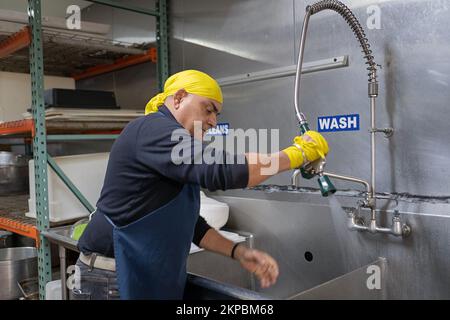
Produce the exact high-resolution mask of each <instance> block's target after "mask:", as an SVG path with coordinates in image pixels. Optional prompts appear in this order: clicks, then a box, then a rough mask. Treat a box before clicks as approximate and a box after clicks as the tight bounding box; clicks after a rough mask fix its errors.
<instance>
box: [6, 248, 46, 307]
mask: <svg viewBox="0 0 450 320" xmlns="http://www.w3.org/2000/svg"><path fill="white" fill-rule="evenodd" d="M37 274H38V262H37V250H36V248H33V247H18V248H5V249H0V283H1V286H0V287H1V288H0V300H14V299H19V298H20V297H21V296H22V293H21V291H20V288H19V285H18V283H19V282H20V281H22V280H24V279H29V278H32V277H36V276H37Z"/></svg>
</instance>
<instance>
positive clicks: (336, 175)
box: [323, 172, 372, 196]
mask: <svg viewBox="0 0 450 320" xmlns="http://www.w3.org/2000/svg"><path fill="white" fill-rule="evenodd" d="M323 174H324V175H327V176H329V177H331V178H335V179H340V180H346V181H351V182H356V183H360V184H363V185H364V186H365V187H366V191H367V195H370V196H372V187H371V185H370V184H369V183H368V182H367V181H364V180H362V179H358V178H355V177H350V176H344V175H340V174H335V173H330V172H324V173H323Z"/></svg>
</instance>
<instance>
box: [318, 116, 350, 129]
mask: <svg viewBox="0 0 450 320" xmlns="http://www.w3.org/2000/svg"><path fill="white" fill-rule="evenodd" d="M317 128H318V129H317V131H319V132H332V131H357V130H359V114H347V115H337V116H325V117H318V118H317Z"/></svg>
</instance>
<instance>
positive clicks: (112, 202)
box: [73, 70, 328, 299]
mask: <svg viewBox="0 0 450 320" xmlns="http://www.w3.org/2000/svg"><path fill="white" fill-rule="evenodd" d="M222 103H223V98H222V92H221V89H220V87H219V86H218V84H217V82H216V81H215V80H214V79H212V78H211V77H210V76H208V75H207V74H205V73H202V72H200V71H196V70H186V71H182V72H179V73H177V74H174V75H172V76H171V77H170V78H169V79H167V81H166V83H165V86H164V92H162V93H160V94H158V95H157V96H155V97H154V98H153V99H151V100H150V102H149V103H148V104H147V106H146V116H145V117H141V118H139V119H136V120H134V121H132V122H130V123H129V124H128V125H127V127H126V128H125V129H124V130H123V132H122V133H121V135H120V136H119V137H118V138H117V140H116V141H115V143H114V145H113V146H112V148H111V152H110V158H109V162H108V168H107V171H106V176H105V181H104V185H103V189H102V192H101V196H100V199H99V200H98V202H97V210H96V212H95V213H94V214H93V216H92V219H91V221H90V222H89V224H88V226H87V228H86V230H85V231H84V233H83V235H82V237H81V238H80V240H79V244H78V246H79V249H80V251H81V254H80V259H79V260H78V261H77V266H78V267H79V271H80V274H81V278H80V280H81V281H80V285H79V287H78V288H76V289H75V290H73V296H74V299H117V298H119V297H120V298H121V299H181V298H182V297H183V292H184V286H185V281H186V260H187V257H188V254H189V249H190V244H191V242H192V241H193V242H194V243H195V244H197V245H198V246H200V247H202V248H204V249H206V250H210V251H213V252H216V253H219V254H222V255H225V256H230V257H232V258H233V259H236V260H238V261H239V262H240V264H241V265H242V267H243V268H245V269H246V270H248V271H250V272H253V273H254V274H255V275H256V276H257V277H258V279H259V280H260V283H261V286H262V287H264V288H265V287H268V286H270V285H272V284H274V283H275V282H276V279H277V277H278V273H279V270H278V265H277V263H276V261H275V260H274V259H273V258H272V257H271V256H270V255H268V254H267V253H265V252H261V251H259V250H255V249H250V248H247V247H246V246H245V245H242V244H241V245H238V244H234V243H233V242H231V241H230V240H228V239H226V238H224V237H223V236H222V235H220V233H219V232H218V231H216V230H215V229H213V228H211V227H210V226H209V225H208V224H207V223H206V222H205V220H204V219H203V218H202V217H200V216H199V206H200V201H199V192H200V187H203V188H207V189H209V190H217V189H222V190H226V189H231V188H245V187H251V186H255V185H258V184H259V183H261V182H262V181H264V180H266V179H267V178H269V177H270V176H269V175H264V174H262V169H263V168H265V167H270V166H271V164H272V163H273V162H274V161H277V163H278V170H276V171H275V172H274V173H273V174H275V173H278V172H282V171H286V170H289V169H293V168H298V167H300V166H302V165H303V164H304V163H305V162H307V161H314V160H316V159H318V158H320V157H323V156H324V155H325V154H327V152H328V145H327V143H326V141H325V139H324V138H323V137H322V136H321V135H320V134H319V133H317V132H314V131H308V132H307V135H304V136H303V137H296V138H295V139H294V141H295V143H294V145H293V146H291V147H289V148H287V149H284V150H283V151H280V152H277V153H274V154H269V155H263V154H245V158H244V159H245V161H244V163H239V161H237V157H238V156H234V157H233V158H232V160H234V161H231V162H230V161H228V163H227V161H226V160H225V159H226V158H227V156H229V155H228V154H227V153H226V152H224V151H220V150H218V151H216V154H215V156H216V159H221V160H223V161H217V162H216V163H213V164H206V163H203V162H200V163H199V164H197V163H198V161H184V162H181V163H180V162H179V161H175V160H177V159H174V153H173V150H174V148H175V147H176V146H178V147H179V144H180V143H184V147H187V150H190V151H191V152H189V153H188V154H189V156H188V158H189V159H188V160H194V159H198V158H199V157H200V158H201V157H202V154H203V152H204V150H205V147H206V145H205V144H203V143H202V141H201V140H202V136H203V135H204V134H205V132H206V131H207V130H208V129H209V128H212V127H215V126H216V124H217V116H218V114H219V113H220V111H221V110H222ZM195 123H199V124H200V126H201V127H200V130H195V126H194V124H195ZM174 132H178V136H179V135H180V134H181V136H182V137H181V138H182V139H181V141H182V142H180V139H173V138H172V134H173V133H174ZM197 132H200V134H198V133H197ZM185 149H186V148H185ZM178 160H179V159H178ZM184 160H186V159H184ZM249 160H252V161H249Z"/></svg>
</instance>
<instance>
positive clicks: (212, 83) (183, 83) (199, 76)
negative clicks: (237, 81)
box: [145, 70, 223, 114]
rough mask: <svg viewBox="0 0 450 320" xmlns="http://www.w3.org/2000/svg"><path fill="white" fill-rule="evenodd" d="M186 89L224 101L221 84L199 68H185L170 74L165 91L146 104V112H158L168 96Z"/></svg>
mask: <svg viewBox="0 0 450 320" xmlns="http://www.w3.org/2000/svg"><path fill="white" fill-rule="evenodd" d="M180 89H184V90H186V92H188V93H192V94H196V95H199V96H202V97H205V98H210V99H214V100H216V101H218V102H220V103H223V97H222V90H220V87H219V84H218V83H217V82H216V80H214V79H213V78H211V77H210V76H209V75H207V74H206V73H203V72H201V71H197V70H185V71H181V72H178V73H175V74H174V75H172V76H170V77H169V78H168V79H167V80H166V83H165V84H164V92H162V93H159V94H157V95H156V96H154V97H153V98H152V99H151V100H150V101H149V102H148V103H147V105H146V106H145V114H149V113H152V112H157V111H158V107H159V106H161V105H163V104H164V101H165V100H166V98H167V97H169V96H171V95H174V94H175V93H176V92H177V91H178V90H180Z"/></svg>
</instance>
